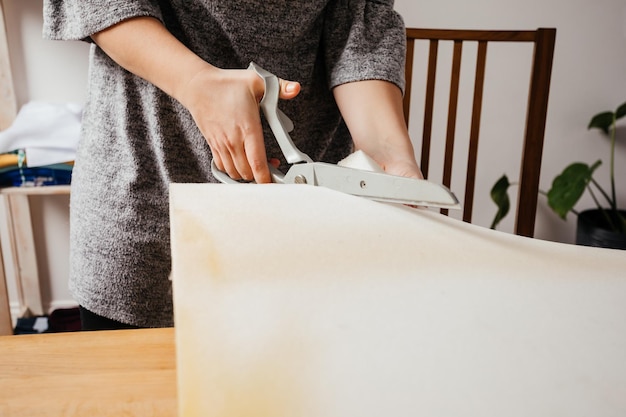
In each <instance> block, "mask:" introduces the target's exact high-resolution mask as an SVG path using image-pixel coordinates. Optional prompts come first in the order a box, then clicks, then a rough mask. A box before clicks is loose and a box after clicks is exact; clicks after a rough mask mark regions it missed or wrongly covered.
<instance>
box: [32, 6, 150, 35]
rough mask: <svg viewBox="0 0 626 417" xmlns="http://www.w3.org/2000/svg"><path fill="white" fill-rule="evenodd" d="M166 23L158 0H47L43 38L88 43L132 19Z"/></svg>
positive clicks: (44, 12)
mask: <svg viewBox="0 0 626 417" xmlns="http://www.w3.org/2000/svg"><path fill="white" fill-rule="evenodd" d="M138 16H150V17H155V18H157V19H159V20H162V16H161V10H160V7H159V1H158V0H106V1H102V0H44V2H43V17H44V23H43V36H44V38H45V39H51V40H85V41H90V36H91V35H92V34H94V33H97V32H99V31H101V30H103V29H106V28H108V27H110V26H113V25H115V24H116V23H119V22H121V21H123V20H126V19H129V18H131V17H138Z"/></svg>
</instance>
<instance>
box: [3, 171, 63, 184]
mask: <svg viewBox="0 0 626 417" xmlns="http://www.w3.org/2000/svg"><path fill="white" fill-rule="evenodd" d="M71 179H72V170H71V169H59V168H50V167H33V168H28V167H22V168H15V169H10V170H7V171H4V172H2V173H0V186H4V187H39V186H44V185H67V184H70V182H71Z"/></svg>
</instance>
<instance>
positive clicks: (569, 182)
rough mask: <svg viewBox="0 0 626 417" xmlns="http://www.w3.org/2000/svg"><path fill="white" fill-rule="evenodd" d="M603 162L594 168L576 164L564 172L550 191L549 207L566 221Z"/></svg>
mask: <svg viewBox="0 0 626 417" xmlns="http://www.w3.org/2000/svg"><path fill="white" fill-rule="evenodd" d="M601 163H602V161H597V162H596V163H595V164H593V166H589V165H587V164H584V163H582V162H575V163H573V164H571V165H569V166H567V168H565V169H564V170H563V172H562V173H561V174H560V175H558V176H557V177H556V178H555V179H554V181H553V182H552V188H550V190H549V191H548V205H549V206H550V207H551V208H552V210H554V212H555V213H556V214H558V215H559V217H561V218H562V219H565V218H566V216H567V213H568V212H570V211H571V210H572V209H573V208H574V206H575V205H576V203H577V202H578V200H580V197H581V196H582V195H583V193H584V192H585V188H586V187H587V184H589V181H590V180H591V177H592V175H593V171H595V170H596V168H597V167H598V166H600V164H601Z"/></svg>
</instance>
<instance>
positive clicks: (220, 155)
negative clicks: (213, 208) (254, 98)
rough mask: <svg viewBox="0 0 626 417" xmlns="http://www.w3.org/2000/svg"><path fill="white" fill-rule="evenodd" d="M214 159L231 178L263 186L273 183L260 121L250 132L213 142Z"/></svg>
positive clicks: (242, 132) (231, 135)
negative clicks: (263, 184)
mask: <svg viewBox="0 0 626 417" xmlns="http://www.w3.org/2000/svg"><path fill="white" fill-rule="evenodd" d="M213 143H214V145H213V146H212V149H213V159H214V161H215V165H216V166H217V167H218V169H220V170H222V171H224V172H226V173H227V174H228V175H229V176H230V177H231V178H233V179H236V180H239V179H243V180H246V181H252V180H254V181H255V182H257V183H259V184H262V183H268V182H271V176H270V172H269V167H268V162H267V157H266V153H265V144H264V142H263V131H262V129H261V124H260V121H259V122H258V123H255V124H253V125H252V127H251V128H250V129H249V130H243V131H240V132H239V133H237V134H233V133H231V134H230V135H229V136H224V137H222V138H220V139H219V140H215V141H213Z"/></svg>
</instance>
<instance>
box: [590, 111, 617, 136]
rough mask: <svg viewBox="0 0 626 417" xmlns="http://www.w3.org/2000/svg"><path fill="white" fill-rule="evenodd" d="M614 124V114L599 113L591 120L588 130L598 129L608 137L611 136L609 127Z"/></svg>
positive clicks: (608, 112) (607, 112)
mask: <svg viewBox="0 0 626 417" xmlns="http://www.w3.org/2000/svg"><path fill="white" fill-rule="evenodd" d="M612 124H613V112H610V111H605V112H602V113H598V114H596V115H595V116H593V117H592V118H591V121H590V122H589V126H587V129H591V128H594V127H596V128H598V129H601V130H602V131H603V132H604V133H606V134H607V135H608V134H609V127H611V125H612Z"/></svg>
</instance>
